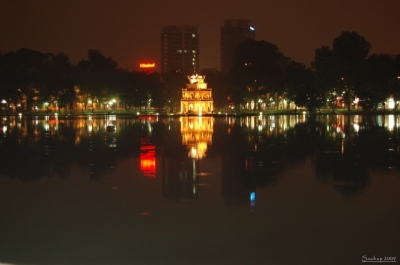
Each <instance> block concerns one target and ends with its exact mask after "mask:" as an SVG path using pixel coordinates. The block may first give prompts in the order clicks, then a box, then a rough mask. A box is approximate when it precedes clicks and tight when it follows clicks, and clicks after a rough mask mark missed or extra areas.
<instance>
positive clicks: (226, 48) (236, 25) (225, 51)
mask: <svg viewBox="0 0 400 265" xmlns="http://www.w3.org/2000/svg"><path fill="white" fill-rule="evenodd" d="M246 39H255V30H254V27H252V26H251V25H250V20H248V19H228V20H224V25H223V26H222V27H221V71H228V70H229V69H230V68H231V67H232V66H233V61H234V57H235V50H236V48H237V47H238V46H239V44H241V43H242V42H243V41H244V40H246Z"/></svg>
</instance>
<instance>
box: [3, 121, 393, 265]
mask: <svg viewBox="0 0 400 265" xmlns="http://www.w3.org/2000/svg"><path fill="white" fill-rule="evenodd" d="M109 125H113V126H115V128H116V130H115V131H108V130H107V126H109ZM0 128H1V130H0V161H1V163H0V176H1V177H0V194H1V196H0V199H2V203H1V204H0V209H1V213H2V219H1V220H0V227H1V228H2V229H3V230H2V232H3V235H4V236H2V237H0V254H1V255H0V262H4V261H6V262H8V263H9V262H11V263H22V264H25V263H28V264H40V263H60V264H62V263H70V264H71V263H73V264H79V263H85V262H83V261H88V263H93V264H100V263H102V264H105V263H108V264H116V263H119V264H121V263H125V264H132V263H133V264H134V263H135V262H136V263H138V264H162V263H169V264H190V263H196V261H199V259H201V260H200V261H199V262H197V263H200V264H210V263H212V262H214V263H218V264H267V263H281V264H326V263H327V262H328V263H329V261H332V264H355V262H359V259H360V258H361V256H362V255H364V254H365V255H367V256H368V255H369V256H372V255H395V253H393V251H394V249H395V245H396V244H395V243H396V242H397V240H398V239H397V237H396V235H397V234H398V232H399V228H398V222H399V221H400V220H399V218H400V217H399V215H398V214H397V213H396V212H395V211H393V209H397V208H398V206H399V194H400V193H399V192H398V187H399V185H400V182H399V181H400V180H399V177H398V176H399V168H400V163H399V162H400V141H399V134H398V133H399V116H398V115H397V116H395V115H382V116H368V115H354V116H343V115H315V116H309V115H306V114H299V115H274V116H248V117H240V116H219V117H218V116H216V117H195V116H187V117H186V116H185V117H157V116H146V117H137V116H135V117H116V116H100V115H98V116H96V115H93V116H82V117H70V116H55V115H53V116H48V117H33V118H26V117H23V116H15V117H2V118H1V126H0ZM372 213H373V214H374V215H373V214H372ZM382 238H384V242H383V241H382ZM49 249H50V250H51V251H49ZM82 249H84V250H85V251H82ZM2 250H3V252H2ZM155 250H156V251H155ZM350 251H351V252H350ZM385 251H387V252H388V253H386V252H385ZM316 252H318V253H323V254H321V255H319V256H315V253H316ZM20 253H24V254H26V255H25V256H21V254H20ZM198 253H202V255H200V256H201V257H199V255H198ZM203 254H204V255H203ZM43 257H44V258H43ZM310 257H312V258H310ZM3 259H4V260H3ZM59 259H62V262H59ZM348 260H350V261H351V262H350V261H349V262H347V261H348ZM276 261H278V262H276Z"/></svg>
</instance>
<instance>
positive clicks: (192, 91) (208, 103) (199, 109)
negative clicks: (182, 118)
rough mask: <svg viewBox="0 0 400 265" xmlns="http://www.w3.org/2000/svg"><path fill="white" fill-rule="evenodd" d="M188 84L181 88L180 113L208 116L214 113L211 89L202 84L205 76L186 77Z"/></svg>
mask: <svg viewBox="0 0 400 265" xmlns="http://www.w3.org/2000/svg"><path fill="white" fill-rule="evenodd" d="M188 79H189V84H186V88H182V98H181V113H189V114H198V115H201V114H210V113H213V112H214V101H213V98H212V88H208V87H207V83H205V82H204V80H205V76H202V75H198V74H194V75H191V76H188Z"/></svg>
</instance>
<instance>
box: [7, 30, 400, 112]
mask: <svg viewBox="0 0 400 265" xmlns="http://www.w3.org/2000/svg"><path fill="white" fill-rule="evenodd" d="M370 49H371V44H370V43H368V42H367V41H366V40H365V39H364V37H362V36H360V35H358V34H357V33H356V32H343V33H342V34H341V35H340V36H339V37H337V38H335V39H334V40H333V43H332V48H330V47H328V46H322V47H320V48H317V49H316V50H315V57H314V60H313V62H312V66H311V67H306V66H305V65H304V64H301V63H298V62H295V61H293V60H291V59H290V58H287V57H285V56H284V54H283V53H282V52H280V51H279V49H278V47H277V46H276V45H274V44H272V43H269V42H266V41H256V40H246V41H244V42H243V43H242V44H241V45H239V46H238V47H237V49H236V53H235V58H234V65H233V67H232V68H231V69H230V71H229V72H220V71H216V70H203V71H202V72H201V73H200V74H203V75H206V82H207V83H208V87H211V88H213V98H214V105H215V108H216V109H222V108H225V107H228V106H229V107H231V108H235V110H236V111H240V110H241V108H250V109H254V110H262V109H266V108H287V107H288V106H289V104H290V103H291V102H292V103H294V105H295V106H296V107H305V108H307V109H308V110H310V111H315V110H319V109H320V108H321V107H329V108H331V109H332V110H334V109H335V108H337V107H338V104H339V103H340V102H343V103H344V104H345V105H346V106H347V108H349V109H350V107H351V106H352V105H353V104H355V102H356V103H357V104H358V105H359V106H361V107H362V108H363V109H365V110H372V109H375V108H377V107H378V105H380V104H382V103H384V102H386V101H387V99H388V98H392V100H393V102H396V104H395V107H396V108H397V106H398V102H399V101H400V55H389V54H372V55H370V54H369V52H370ZM186 83H187V78H186V75H184V74H182V73H163V74H160V73H157V72H153V73H148V72H138V71H129V70H125V69H121V68H120V67H118V64H117V62H116V61H114V60H113V59H112V58H110V57H105V56H104V55H102V54H101V53H100V52H99V51H97V50H89V51H88V58H87V59H82V60H81V61H80V62H79V63H78V64H77V65H72V64H71V63H70V62H69V58H68V57H67V56H66V55H64V54H63V53H60V54H57V55H54V54H51V53H41V52H38V51H34V50H29V49H21V50H18V51H16V52H10V53H6V54H3V55H1V54H0V100H1V102H2V105H5V106H2V108H3V109H4V108H6V109H7V108H11V106H12V107H13V108H14V109H18V108H21V109H26V110H34V109H35V107H38V106H39V107H41V108H42V106H43V105H46V104H49V105H52V106H53V107H54V105H56V106H57V107H58V108H65V109H74V108H78V107H77V106H78V105H79V106H80V107H79V108H82V109H87V108H89V107H91V108H105V107H106V106H107V104H112V100H118V104H119V106H120V107H123V108H125V109H132V108H139V109H141V108H142V107H144V108H147V107H148V106H151V107H153V108H158V109H162V108H166V109H170V110H171V111H179V101H180V99H181V88H182V87H184V86H185V84H186ZM339 99H340V100H341V101H339ZM283 101H285V102H286V105H285V106H283V105H281V103H282V102H283ZM250 103H252V105H251V104H250Z"/></svg>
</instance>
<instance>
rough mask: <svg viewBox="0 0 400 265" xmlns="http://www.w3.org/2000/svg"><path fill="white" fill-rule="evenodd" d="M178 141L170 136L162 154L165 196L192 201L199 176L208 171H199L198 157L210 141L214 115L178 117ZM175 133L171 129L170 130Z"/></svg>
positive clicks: (196, 189)
mask: <svg viewBox="0 0 400 265" xmlns="http://www.w3.org/2000/svg"><path fill="white" fill-rule="evenodd" d="M179 123H180V130H179V132H178V131H175V133H179V134H180V137H171V139H181V142H180V143H178V142H174V140H171V141H170V142H169V143H168V144H167V145H166V148H165V149H164V155H163V170H162V172H163V193H164V197H165V198H166V199H168V200H180V201H192V200H194V199H196V198H198V195H199V187H200V186H201V183H200V178H201V177H202V176H205V175H207V173H204V172H203V173H201V172H200V171H199V168H200V165H201V160H204V158H205V157H206V155H207V149H208V148H209V146H211V145H212V135H213V130H214V118H213V117H203V116H190V117H181V118H180V119H179ZM172 133H174V131H173V132H172Z"/></svg>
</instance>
